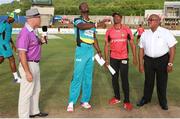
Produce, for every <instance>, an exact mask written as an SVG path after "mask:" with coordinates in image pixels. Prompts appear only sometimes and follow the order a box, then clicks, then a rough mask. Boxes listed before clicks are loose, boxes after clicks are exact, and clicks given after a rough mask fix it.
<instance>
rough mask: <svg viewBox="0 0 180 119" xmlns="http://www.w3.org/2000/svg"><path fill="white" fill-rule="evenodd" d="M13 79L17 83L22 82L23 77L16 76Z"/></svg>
mask: <svg viewBox="0 0 180 119" xmlns="http://www.w3.org/2000/svg"><path fill="white" fill-rule="evenodd" d="M13 81H14V82H15V83H20V82H21V78H19V77H16V78H14V79H13Z"/></svg>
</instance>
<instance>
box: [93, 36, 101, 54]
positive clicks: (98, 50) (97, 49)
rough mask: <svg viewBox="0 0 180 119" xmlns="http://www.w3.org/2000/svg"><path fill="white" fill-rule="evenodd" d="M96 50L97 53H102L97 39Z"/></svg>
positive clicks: (95, 41)
mask: <svg viewBox="0 0 180 119" xmlns="http://www.w3.org/2000/svg"><path fill="white" fill-rule="evenodd" d="M94 48H95V49H96V51H97V53H99V52H101V50H100V48H99V44H98V41H97V39H96V40H94Z"/></svg>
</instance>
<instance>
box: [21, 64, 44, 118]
mask: <svg viewBox="0 0 180 119" xmlns="http://www.w3.org/2000/svg"><path fill="white" fill-rule="evenodd" d="M28 65H29V68H30V71H31V73H32V75H33V81H32V82H28V81H27V78H26V74H25V72H24V69H23V67H22V65H21V64H20V65H19V72H20V75H21V78H22V80H21V83H20V93H19V105H18V114H19V118H29V115H34V114H38V113H39V112H40V111H39V93H40V90H41V85H40V69H39V63H36V62H28Z"/></svg>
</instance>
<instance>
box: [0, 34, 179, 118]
mask: <svg viewBox="0 0 180 119" xmlns="http://www.w3.org/2000/svg"><path fill="white" fill-rule="evenodd" d="M59 36H60V37H61V38H62V39H51V40H49V43H48V45H43V52H42V60H41V62H40V66H41V89H42V90H41V96H40V108H41V109H42V110H43V111H47V112H53V113H57V114H58V113H65V108H66V106H67V101H68V96H69V85H70V81H71V79H72V73H73V66H74V49H75V46H76V44H75V40H74V36H73V35H59ZM98 39H99V44H100V47H101V49H102V50H103V45H104V36H98ZM177 39H178V40H180V37H178V38H177ZM178 51H180V45H179V44H177V53H176V58H175V62H174V72H172V73H171V74H170V75H169V81H168V100H169V105H171V106H180V103H179V100H180V95H179V94H180V86H179V84H180V80H179V77H180V74H179V72H180V62H178V61H179V60H180V54H179V53H178ZM16 63H17V65H18V59H17V56H16ZM129 67H130V68H129V83H130V100H131V102H132V103H133V104H134V105H135V104H136V102H137V101H138V100H139V99H140V98H141V96H142V94H143V83H144V76H143V74H140V73H139V72H138V70H137V68H136V67H134V66H133V65H132V59H131V53H130V66H129ZM12 78H13V77H12V74H11V72H10V68H9V63H8V60H5V62H4V63H3V64H0V117H17V109H18V96H19V85H18V84H14V83H12ZM121 90H122V89H121ZM112 96H113V90H112V85H111V76H110V73H109V72H108V71H107V70H105V69H104V67H100V66H99V65H98V64H97V63H95V70H94V80H93V91H92V98H91V104H92V105H93V106H94V107H96V108H98V109H102V108H105V109H108V108H113V107H112V106H109V105H108V103H107V101H108V100H109V99H110V98H111V97H112ZM121 98H122V99H123V94H122V93H121ZM151 102H152V103H151V104H150V105H156V104H158V100H157V95H156V90H154V94H153V99H152V101H151ZM78 103H79V101H78ZM117 107H118V106H117ZM135 108H136V107H135ZM51 116H52V117H53V115H51ZM58 117H61V115H59V116H58Z"/></svg>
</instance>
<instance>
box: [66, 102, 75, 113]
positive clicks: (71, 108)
mask: <svg viewBox="0 0 180 119" xmlns="http://www.w3.org/2000/svg"><path fill="white" fill-rule="evenodd" d="M73 111H74V108H73V103H72V102H71V103H69V104H68V107H67V112H73Z"/></svg>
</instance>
